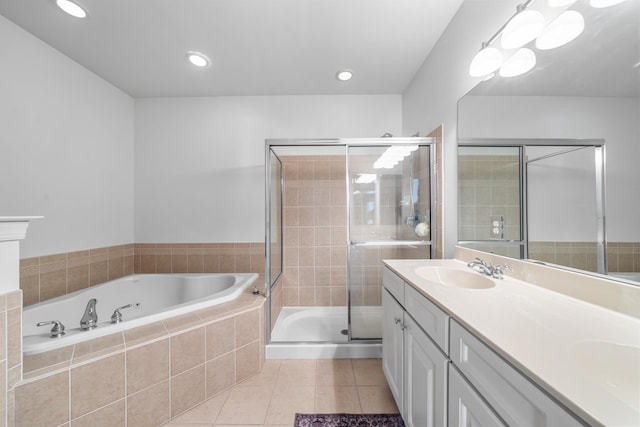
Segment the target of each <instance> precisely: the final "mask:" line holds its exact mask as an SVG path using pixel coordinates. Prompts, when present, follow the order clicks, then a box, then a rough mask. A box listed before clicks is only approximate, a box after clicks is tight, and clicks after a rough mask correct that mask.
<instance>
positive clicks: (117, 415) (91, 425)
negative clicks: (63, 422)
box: [71, 399, 126, 427]
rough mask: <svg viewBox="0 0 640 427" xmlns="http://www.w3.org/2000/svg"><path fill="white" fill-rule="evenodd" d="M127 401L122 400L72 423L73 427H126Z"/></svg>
mask: <svg viewBox="0 0 640 427" xmlns="http://www.w3.org/2000/svg"><path fill="white" fill-rule="evenodd" d="M125 417H126V412H125V401H124V399H121V400H119V401H117V402H115V403H112V404H111V405H109V406H105V407H104V408H100V409H98V410H97V411H94V412H91V413H90V414H87V415H85V416H83V417H80V418H76V419H75V420H73V421H71V427H115V426H124V425H125Z"/></svg>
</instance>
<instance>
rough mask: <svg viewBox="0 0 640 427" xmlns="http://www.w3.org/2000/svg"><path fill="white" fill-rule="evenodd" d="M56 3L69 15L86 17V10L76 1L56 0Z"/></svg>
mask: <svg viewBox="0 0 640 427" xmlns="http://www.w3.org/2000/svg"><path fill="white" fill-rule="evenodd" d="M56 4H57V5H58V7H59V8H60V9H62V10H63V11H65V12H66V13H68V14H69V15H71V16H75V17H76V18H86V17H87V11H86V10H84V8H83V7H82V6H80V5H79V4H78V3H74V2H72V1H70V0H56Z"/></svg>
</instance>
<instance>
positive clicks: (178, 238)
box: [135, 95, 402, 243]
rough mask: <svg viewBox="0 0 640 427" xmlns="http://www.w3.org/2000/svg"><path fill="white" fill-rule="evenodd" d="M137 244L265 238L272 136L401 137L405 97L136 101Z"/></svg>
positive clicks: (238, 240)
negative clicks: (267, 148)
mask: <svg viewBox="0 0 640 427" xmlns="http://www.w3.org/2000/svg"><path fill="white" fill-rule="evenodd" d="M135 116H136V120H135V122H136V132H135V135H136V136H135V138H136V145H135V241H136V242H141V243H154V242H168V243H173V242H194V243H197V242H261V241H264V209H265V208H264V206H265V196H264V185H265V184H264V182H265V178H264V159H265V139H267V138H332V137H377V136H380V135H382V134H383V133H385V132H390V133H392V134H394V135H400V134H401V127H402V118H401V116H402V108H401V97H400V95H365V96H269V97H211V98H157V99H156V98H151V99H138V100H136V112H135Z"/></svg>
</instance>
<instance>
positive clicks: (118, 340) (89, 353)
mask: <svg viewBox="0 0 640 427" xmlns="http://www.w3.org/2000/svg"><path fill="white" fill-rule="evenodd" d="M75 347H76V348H75V352H74V354H73V364H77V363H82V362H86V361H87V360H91V359H95V358H98V357H101V356H107V355H110V354H113V353H116V352H118V351H122V350H124V338H123V336H122V332H116V333H115V334H111V335H106V336H104V337H100V338H96V339H93V340H89V341H85V342H82V343H78V344H76V346H75Z"/></svg>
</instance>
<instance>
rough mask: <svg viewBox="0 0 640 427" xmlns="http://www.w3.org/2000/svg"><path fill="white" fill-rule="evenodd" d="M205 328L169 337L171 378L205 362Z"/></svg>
mask: <svg viewBox="0 0 640 427" xmlns="http://www.w3.org/2000/svg"><path fill="white" fill-rule="evenodd" d="M204 337H205V328H204V327H202V328H198V329H195V330H193V331H189V332H183V333H181V334H178V335H174V336H172V337H171V376H172V377H173V376H174V375H177V374H179V373H181V372H184V371H186V370H188V369H192V368H194V367H196V366H198V365H201V364H203V363H204V361H205V338H204Z"/></svg>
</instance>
